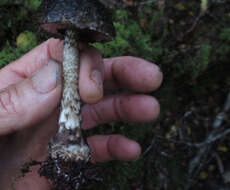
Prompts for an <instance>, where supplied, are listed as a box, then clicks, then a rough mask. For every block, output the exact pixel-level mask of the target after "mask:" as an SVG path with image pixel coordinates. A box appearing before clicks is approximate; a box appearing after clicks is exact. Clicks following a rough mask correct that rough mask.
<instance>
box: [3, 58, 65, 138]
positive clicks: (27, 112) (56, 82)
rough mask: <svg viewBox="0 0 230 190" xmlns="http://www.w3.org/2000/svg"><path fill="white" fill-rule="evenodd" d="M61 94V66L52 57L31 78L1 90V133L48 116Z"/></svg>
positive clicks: (29, 124)
mask: <svg viewBox="0 0 230 190" xmlns="http://www.w3.org/2000/svg"><path fill="white" fill-rule="evenodd" d="M60 96H61V70H60V66H59V65H58V64H57V63H56V62H55V61H53V60H50V61H48V63H47V64H45V65H44V66H43V67H42V68H41V69H39V70H38V71H37V72H35V73H34V74H33V75H32V76H31V77H30V78H27V79H25V80H24V81H22V82H21V83H18V84H15V85H11V86H9V87H8V88H6V89H3V90H0V135H1V134H8V133H12V132H14V131H18V130H20V129H23V128H25V127H29V126H31V125H33V124H36V123H37V122H39V121H41V120H44V119H45V118H47V117H48V116H49V115H50V114H51V113H52V112H53V111H54V109H55V108H56V107H57V105H58V103H59V99H60Z"/></svg>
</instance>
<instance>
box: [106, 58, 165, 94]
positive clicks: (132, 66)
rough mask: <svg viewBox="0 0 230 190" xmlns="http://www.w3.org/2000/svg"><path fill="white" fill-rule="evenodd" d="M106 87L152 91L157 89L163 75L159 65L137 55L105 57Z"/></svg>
mask: <svg viewBox="0 0 230 190" xmlns="http://www.w3.org/2000/svg"><path fill="white" fill-rule="evenodd" d="M104 67H105V83H104V85H105V88H107V89H117V88H124V89H129V90H133V91H138V92H150V91H153V90H155V89H157V88H158V87H159V86H160V84H161V82H162V80H163V75H162V72H161V71H160V69H159V67H158V66H157V65H155V64H153V63H150V62H147V61H145V60H143V59H140V58H135V57H130V56H126V57H117V58H111V59H104Z"/></svg>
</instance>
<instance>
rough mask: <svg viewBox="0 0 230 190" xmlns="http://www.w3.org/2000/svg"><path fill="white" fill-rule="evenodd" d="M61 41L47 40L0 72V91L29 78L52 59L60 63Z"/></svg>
mask: <svg viewBox="0 0 230 190" xmlns="http://www.w3.org/2000/svg"><path fill="white" fill-rule="evenodd" d="M62 50H63V41H61V40H58V39H49V40H47V41H46V42H44V43H42V44H41V45H39V46H37V47H36V48H34V49H33V50H31V51H30V52H29V53H27V54H25V55H24V56H22V57H21V58H20V59H18V60H16V61H15V62H13V63H11V64H9V65H7V66H6V67H4V68H3V69H1V70H0V89H2V88H6V87H7V86H9V85H11V84H16V83H18V82H21V81H23V80H24V79H26V78H28V77H30V76H31V75H32V74H33V73H34V72H35V71H37V70H38V69H39V68H41V67H42V66H43V65H45V64H46V63H47V61H48V60H50V59H53V60H56V61H57V62H61V61H62Z"/></svg>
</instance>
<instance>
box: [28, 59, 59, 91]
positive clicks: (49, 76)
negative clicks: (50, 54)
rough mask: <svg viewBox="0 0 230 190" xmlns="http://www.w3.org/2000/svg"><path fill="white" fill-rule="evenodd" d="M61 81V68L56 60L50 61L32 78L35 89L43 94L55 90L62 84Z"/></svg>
mask: <svg viewBox="0 0 230 190" xmlns="http://www.w3.org/2000/svg"><path fill="white" fill-rule="evenodd" d="M60 81H61V76H60V68H59V65H58V63H57V62H56V61H54V60H49V61H48V62H47V64H45V65H44V66H43V67H42V68H41V69H39V70H38V71H37V72H36V73H35V74H34V76H33V77H32V82H33V86H34V88H35V89H36V90H37V91H38V92H39V93H41V94H45V93H49V92H51V91H52V90H54V89H55V88H56V87H57V86H58V85H59V84H60Z"/></svg>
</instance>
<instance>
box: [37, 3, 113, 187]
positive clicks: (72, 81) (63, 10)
mask: <svg viewBox="0 0 230 190" xmlns="http://www.w3.org/2000/svg"><path fill="white" fill-rule="evenodd" d="M38 15H39V20H40V21H39V24H41V27H42V28H43V29H44V30H45V31H46V32H48V33H51V34H53V35H54V36H56V37H60V38H64V50H63V78H64V85H63V92H62V99H61V106H60V116H59V129H58V131H57V133H56V135H55V136H54V137H53V138H52V139H51V140H50V143H49V148H48V151H49V156H48V158H47V159H46V161H44V162H43V164H42V167H41V169H40V171H39V172H40V175H41V176H45V177H46V178H48V179H51V180H52V181H53V183H54V185H55V186H56V188H58V189H79V187H80V185H81V184H83V183H85V182H86V181H87V180H89V181H90V179H86V178H90V176H84V175H85V173H84V171H83V170H84V169H86V170H87V168H88V169H89V168H90V169H91V170H92V167H91V165H90V163H89V161H90V158H91V150H90V148H89V146H88V144H87V142H86V140H85V138H84V136H83V133H82V129H81V100H80V95H79V88H78V81H79V67H80V54H79V42H106V41H109V40H112V39H113V37H114V36H115V32H114V27H113V24H112V19H111V14H110V12H109V11H108V10H107V9H106V8H105V7H104V5H102V4H101V3H100V2H99V1H98V0H44V1H43V2H42V4H41V6H40V8H39V10H38ZM76 168H77V169H76ZM76 170H79V171H78V173H77V172H76ZM51 173H52V174H51ZM86 173H87V172H86ZM88 173H89V172H88ZM71 175H75V176H71ZM67 186H68V187H67Z"/></svg>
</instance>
